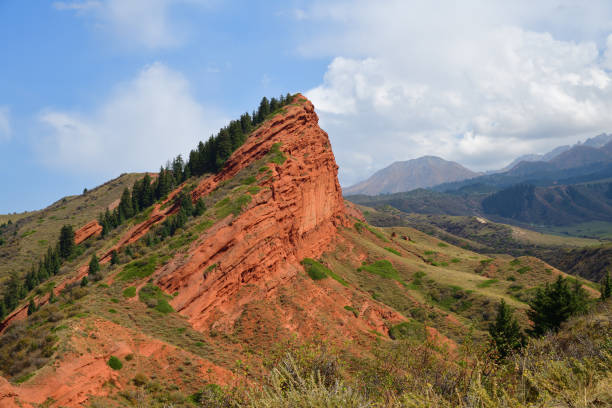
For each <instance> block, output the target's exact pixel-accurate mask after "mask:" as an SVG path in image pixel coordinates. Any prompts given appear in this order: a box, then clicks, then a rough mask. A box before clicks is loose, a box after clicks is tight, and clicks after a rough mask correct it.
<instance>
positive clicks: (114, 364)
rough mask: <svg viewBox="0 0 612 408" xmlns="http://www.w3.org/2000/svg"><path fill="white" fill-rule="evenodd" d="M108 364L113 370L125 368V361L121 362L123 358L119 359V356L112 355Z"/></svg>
mask: <svg viewBox="0 0 612 408" xmlns="http://www.w3.org/2000/svg"><path fill="white" fill-rule="evenodd" d="M108 366H109V367H110V368H112V369H113V370H121V368H123V363H122V362H121V360H119V358H118V357H115V356H111V357H110V358H109V359H108Z"/></svg>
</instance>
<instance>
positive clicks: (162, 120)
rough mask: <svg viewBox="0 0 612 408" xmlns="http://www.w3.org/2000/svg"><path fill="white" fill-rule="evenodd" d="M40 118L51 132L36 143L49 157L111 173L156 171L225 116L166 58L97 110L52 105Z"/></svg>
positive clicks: (64, 165)
mask: <svg viewBox="0 0 612 408" xmlns="http://www.w3.org/2000/svg"><path fill="white" fill-rule="evenodd" d="M40 120H41V122H42V123H43V124H44V125H45V128H46V129H47V130H48V132H46V136H45V137H44V138H43V139H42V140H40V141H36V145H37V147H38V149H39V154H40V155H41V156H42V158H43V160H44V161H45V162H47V163H48V164H49V165H52V166H55V167H59V168H64V169H67V170H70V171H85V172H89V173H92V174H104V175H109V176H110V175H113V174H117V173H121V172H125V171H156V170H157V169H158V168H159V166H160V165H162V164H164V163H165V162H166V160H168V159H171V158H172V156H175V155H177V154H179V153H183V154H185V153H187V152H188V151H189V150H190V149H191V148H194V147H195V146H196V144H197V143H198V141H199V140H203V139H207V138H208V137H209V136H210V135H211V134H212V133H213V132H214V130H215V129H218V128H219V127H220V126H221V125H222V124H223V123H224V122H225V120H224V119H222V118H220V117H219V115H218V114H216V113H215V112H214V111H211V110H207V109H205V108H204V107H202V106H201V105H200V104H198V102H197V101H196V100H195V99H194V98H193V96H192V95H191V93H190V87H189V83H188V82H187V80H186V79H185V78H184V77H183V76H182V75H180V74H179V73H177V72H175V71H173V70H171V69H169V68H168V67H166V66H164V65H163V64H161V63H155V64H153V65H150V66H147V67H145V68H144V69H143V70H142V71H141V72H140V73H139V74H138V76H137V77H136V78H135V79H133V80H132V81H130V82H127V83H124V84H121V85H119V86H117V87H116V89H115V90H114V91H113V92H112V94H111V95H110V96H109V97H108V99H107V100H106V101H105V102H104V103H103V104H102V105H101V106H100V107H99V108H97V109H96V110H95V111H93V112H90V113H73V112H64V111H58V110H51V109H49V110H47V111H45V112H44V113H42V114H41V115H40Z"/></svg>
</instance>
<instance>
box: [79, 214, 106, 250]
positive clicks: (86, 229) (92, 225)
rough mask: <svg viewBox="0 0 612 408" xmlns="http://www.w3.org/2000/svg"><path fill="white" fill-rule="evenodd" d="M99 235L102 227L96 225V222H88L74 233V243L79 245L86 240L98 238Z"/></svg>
mask: <svg viewBox="0 0 612 408" xmlns="http://www.w3.org/2000/svg"><path fill="white" fill-rule="evenodd" d="M101 233H102V226H101V225H100V224H99V223H98V221H96V220H93V221H89V222H88V223H87V224H85V225H83V226H82V227H81V228H79V229H78V230H76V231H75V232H74V243H75V244H77V245H79V244H80V243H81V242H83V241H85V240H86V239H87V238H90V237H93V236H98V235H100V234H101Z"/></svg>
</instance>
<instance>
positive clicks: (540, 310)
mask: <svg viewBox="0 0 612 408" xmlns="http://www.w3.org/2000/svg"><path fill="white" fill-rule="evenodd" d="M588 299H589V298H588V295H587V294H586V292H585V290H584V289H583V288H582V285H581V284H580V283H579V282H578V281H577V280H573V282H572V283H570V279H564V278H563V277H562V276H558V277H557V280H556V281H555V282H554V283H552V284H550V283H547V284H546V286H544V287H543V288H541V287H540V288H537V290H536V292H535V294H534V296H533V298H532V299H531V301H530V302H529V306H530V309H529V310H528V311H527V316H529V319H530V320H531V321H532V322H533V328H532V329H531V330H530V333H531V334H533V335H536V336H539V335H543V334H546V333H547V332H549V331H557V330H559V328H560V327H561V324H562V323H563V322H565V321H566V320H568V319H569V318H570V317H572V316H574V315H576V314H579V313H584V312H585V311H586V310H587V308H588V303H589V300H588Z"/></svg>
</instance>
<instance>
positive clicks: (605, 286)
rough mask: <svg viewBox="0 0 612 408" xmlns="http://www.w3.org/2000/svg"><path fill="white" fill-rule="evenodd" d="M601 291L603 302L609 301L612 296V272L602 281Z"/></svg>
mask: <svg viewBox="0 0 612 408" xmlns="http://www.w3.org/2000/svg"><path fill="white" fill-rule="evenodd" d="M599 291H600V293H601V296H600V299H601V300H606V299H609V298H610V296H611V295H612V282H610V271H606V274H605V275H604V277H603V278H602V279H601V282H600V287H599Z"/></svg>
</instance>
